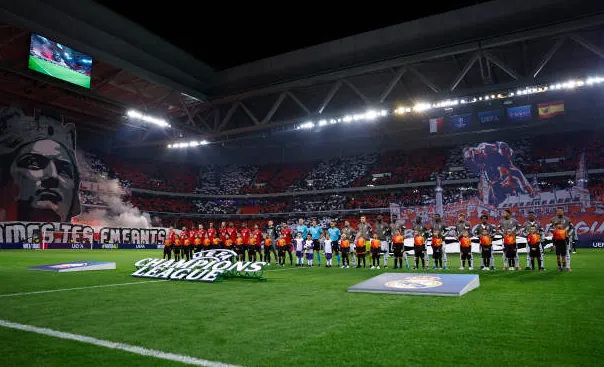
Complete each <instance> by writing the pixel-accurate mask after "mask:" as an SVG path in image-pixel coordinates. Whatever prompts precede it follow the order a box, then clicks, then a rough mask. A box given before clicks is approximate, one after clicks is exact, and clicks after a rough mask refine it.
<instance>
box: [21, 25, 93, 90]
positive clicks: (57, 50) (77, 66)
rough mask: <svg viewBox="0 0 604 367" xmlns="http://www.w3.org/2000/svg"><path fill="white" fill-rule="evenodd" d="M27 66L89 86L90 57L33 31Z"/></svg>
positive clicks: (67, 80)
mask: <svg viewBox="0 0 604 367" xmlns="http://www.w3.org/2000/svg"><path fill="white" fill-rule="evenodd" d="M29 68H30V69H31V70H35V71H37V72H40V73H42V74H46V75H50V76H52V77H54V78H57V79H61V80H64V81H66V82H69V83H73V84H76V85H79V86H81V87H84V88H90V75H91V74H90V72H91V70H92V57H90V56H88V55H86V54H83V53H81V52H78V51H76V50H74V49H72V48H69V47H67V46H64V45H62V44H60V43H58V42H55V41H52V40H49V39H48V38H46V37H44V36H41V35H39V34H35V33H32V35H31V44H30V47H29Z"/></svg>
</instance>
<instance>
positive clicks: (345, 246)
mask: <svg viewBox="0 0 604 367" xmlns="http://www.w3.org/2000/svg"><path fill="white" fill-rule="evenodd" d="M340 253H341V254H342V269H348V268H349V267H350V259H349V258H348V257H349V256H350V240H349V239H348V237H347V236H346V235H345V234H342V236H341V239H340Z"/></svg>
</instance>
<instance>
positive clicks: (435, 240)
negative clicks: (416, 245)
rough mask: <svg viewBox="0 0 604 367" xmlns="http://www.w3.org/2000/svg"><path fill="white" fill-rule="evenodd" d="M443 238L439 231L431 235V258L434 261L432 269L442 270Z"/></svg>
mask: <svg viewBox="0 0 604 367" xmlns="http://www.w3.org/2000/svg"><path fill="white" fill-rule="evenodd" d="M444 243H445V238H444V237H443V236H442V235H441V234H440V231H434V232H433V233H432V258H433V259H434V268H433V269H442V268H443V244H444Z"/></svg>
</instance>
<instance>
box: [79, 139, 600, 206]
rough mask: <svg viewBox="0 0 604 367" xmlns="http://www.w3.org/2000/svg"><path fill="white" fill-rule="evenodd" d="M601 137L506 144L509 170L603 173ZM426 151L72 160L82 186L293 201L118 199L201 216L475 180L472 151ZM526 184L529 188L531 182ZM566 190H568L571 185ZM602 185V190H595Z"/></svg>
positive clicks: (428, 190)
mask: <svg viewBox="0 0 604 367" xmlns="http://www.w3.org/2000/svg"><path fill="white" fill-rule="evenodd" d="M601 141H604V134H603V133H601V132H598V133H593V132H592V133H585V132H575V133H570V134H551V135H546V136H542V137H537V138H522V139H518V140H514V141H508V144H509V146H510V147H511V148H512V149H513V150H514V153H515V156H514V164H515V165H516V166H517V167H518V168H520V170H521V171H522V172H524V173H525V174H531V173H537V174H539V173H543V172H560V171H574V170H576V169H577V162H578V160H579V157H580V153H581V152H585V156H586V161H587V166H588V168H602V167H604V148H603V145H602V144H601ZM476 144H477V143H468V144H466V145H464V146H456V147H453V148H452V147H442V148H426V149H418V150H413V151H393V152H385V153H381V154H361V155H356V156H348V157H340V158H337V159H331V160H324V161H321V162H308V163H301V164H300V163H291V164H279V165H266V166H260V167H258V166H252V165H231V166H222V167H221V166H203V167H201V168H195V167H186V166H178V165H165V164H158V163H155V162H152V163H144V162H131V161H125V160H123V159H121V158H118V157H113V156H108V157H100V156H98V155H94V154H92V153H89V152H87V153H80V152H79V154H78V160H79V167H80V174H81V177H82V181H91V182H99V180H103V179H114V178H119V179H120V183H121V185H122V186H124V187H128V186H131V187H133V188H142V189H151V190H155V191H166V192H181V193H197V194H200V195H237V194H267V193H279V192H290V193H292V194H291V195H286V196H278V197H265V198H261V199H259V198H256V199H241V198H229V199H228V200H225V199H218V198H209V197H206V198H203V197H201V198H199V197H198V198H179V197H173V196H158V195H147V194H145V195H143V194H140V193H136V192H134V193H131V195H130V196H128V197H126V198H124V200H126V201H129V202H131V203H132V205H134V206H136V207H139V208H140V209H141V210H143V211H151V212H166V213H191V214H206V215H230V214H262V213H300V212H308V211H311V212H320V211H325V212H329V211H345V210H356V209H376V208H387V207H388V206H389V205H390V203H398V204H401V205H403V206H423V205H430V204H433V203H434V201H435V193H434V186H417V187H407V188H404V189H402V188H398V189H391V190H387V191H385V190H384V191H374V190H371V191H360V192H340V193H338V194H334V193H329V194H323V195H299V194H298V195H295V193H300V192H307V191H311V190H323V189H340V188H345V187H359V188H365V187H368V186H369V187H371V186H375V188H378V187H379V186H382V185H392V184H409V183H417V182H426V181H433V180H435V178H436V175H437V174H439V175H442V177H443V179H444V180H445V181H446V180H454V179H467V178H476V177H475V175H474V174H473V173H471V172H470V171H469V170H467V169H466V168H465V167H464V157H463V149H464V148H465V147H471V146H476ZM567 181H568V178H564V180H562V181H560V182H557V181H556V180H555V179H554V178H548V181H547V182H543V180H542V179H541V178H540V179H539V182H541V184H540V185H539V188H540V189H544V190H550V189H552V187H558V188H560V187H564V185H565V182H567ZM531 182H532V181H531ZM571 185H572V184H571ZM598 185H600V186H598ZM590 186H591V187H592V189H593V190H596V191H594V193H600V196H601V193H602V191H603V190H604V189H603V187H604V186H602V184H601V183H598V184H596V183H594V182H590ZM80 196H81V198H82V202H83V203H84V204H85V205H94V206H97V205H103V204H104V203H103V200H102V197H101V196H100V195H98V193H95V192H93V191H90V190H83V191H81V195H80ZM475 196H478V190H477V188H476V184H470V185H468V184H466V185H444V186H443V203H444V204H445V205H446V204H448V203H454V202H457V201H462V200H467V199H469V198H471V197H475Z"/></svg>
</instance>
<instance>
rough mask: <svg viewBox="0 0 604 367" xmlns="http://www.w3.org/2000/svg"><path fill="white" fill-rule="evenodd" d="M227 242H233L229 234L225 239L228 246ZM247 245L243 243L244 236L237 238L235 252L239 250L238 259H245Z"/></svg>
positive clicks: (225, 244)
mask: <svg viewBox="0 0 604 367" xmlns="http://www.w3.org/2000/svg"><path fill="white" fill-rule="evenodd" d="M227 243H231V245H232V244H233V241H231V237H230V236H227V237H226V240H224V246H225V248H226V247H227ZM245 250H246V249H245V245H244V244H243V237H241V236H237V239H236V240H235V252H237V261H245Z"/></svg>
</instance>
